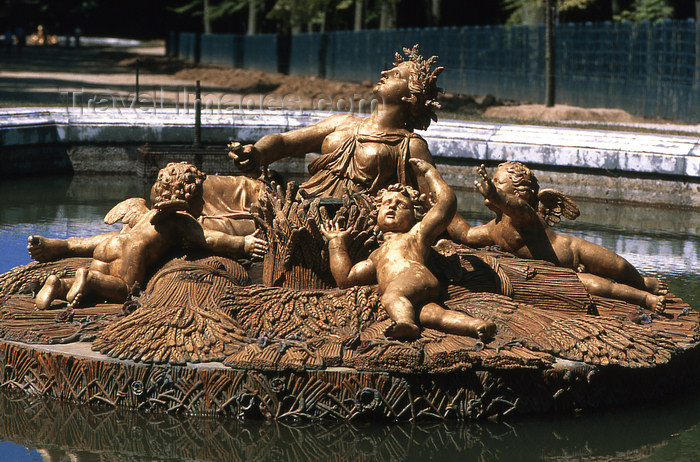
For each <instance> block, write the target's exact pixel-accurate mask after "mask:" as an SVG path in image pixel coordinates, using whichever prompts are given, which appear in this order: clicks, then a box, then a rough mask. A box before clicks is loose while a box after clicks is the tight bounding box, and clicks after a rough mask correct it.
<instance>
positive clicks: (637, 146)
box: [0, 108, 700, 208]
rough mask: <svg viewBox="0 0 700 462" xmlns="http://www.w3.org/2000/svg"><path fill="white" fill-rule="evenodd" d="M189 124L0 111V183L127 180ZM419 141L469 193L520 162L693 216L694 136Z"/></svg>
mask: <svg viewBox="0 0 700 462" xmlns="http://www.w3.org/2000/svg"><path fill="white" fill-rule="evenodd" d="M329 114H330V113H328V112H320V111H297V112H286V113H284V112H281V111H272V110H251V111H228V112H223V113H221V112H214V113H212V112H211V111H204V113H203V114H202V142H203V143H205V144H221V145H222V146H223V144H225V143H227V142H228V141H230V140H234V139H235V140H240V141H254V140H257V139H258V138H260V137H262V136H264V135H266V134H269V133H277V132H282V131H287V130H291V129H294V128H298V127H303V126H306V125H309V124H312V123H314V122H316V121H318V120H320V119H322V118H324V117H327V116H328V115H329ZM193 123H194V111H193V110H191V109H190V110H186V109H179V110H177V109H174V108H170V109H163V108H160V109H158V108H156V109H153V108H149V110H145V109H131V110H130V109H121V110H112V108H106V110H105V108H101V110H96V109H92V110H89V109H88V108H82V109H81V108H77V109H76V108H71V109H66V108H19V109H0V161H1V162H0V177H8V176H15V175H16V174H17V173H19V174H32V173H48V172H58V171H72V172H76V173H89V174H93V173H94V174H97V173H110V174H112V173H128V172H133V171H134V168H133V165H134V163H135V162H136V160H137V156H136V148H137V147H138V146H140V145H143V144H145V143H150V144H188V143H190V142H191V141H192V139H193V134H194V129H193ZM420 134H421V135H422V136H423V137H424V138H425V139H426V141H427V142H428V144H429V147H430V150H431V152H432V154H433V155H434V156H435V157H436V161H437V163H438V164H439V165H441V167H440V168H441V171H443V172H444V176H445V177H446V179H447V181H448V183H450V184H451V185H452V186H453V187H456V188H458V189H466V190H469V189H470V188H471V185H472V182H473V180H474V172H473V167H474V165H478V164H479V163H482V162H483V163H486V164H487V165H495V164H497V163H498V162H501V161H504V160H519V161H522V162H525V163H527V164H528V165H529V166H531V167H532V168H533V170H534V171H535V173H536V174H537V175H538V178H539V180H540V184H541V185H542V186H543V187H555V188H558V189H561V190H562V191H563V192H566V193H567V194H569V195H571V196H572V197H579V198H587V199H594V200H601V201H611V202H638V203H644V204H653V205H665V206H674V207H687V208H700V136H679V135H661V134H652V133H634V132H623V131H614V130H609V131H608V130H593V129H582V128H568V127H566V128H562V127H544V126H534V125H513V124H497V123H485V122H470V121H454V120H446V121H440V122H437V123H433V124H432V125H431V127H430V128H429V129H428V130H427V131H425V132H420ZM307 157H308V156H307ZM276 165H277V164H276ZM281 170H282V171H283V173H287V174H290V173H291V174H296V175H303V172H304V165H303V163H302V162H300V161H298V160H297V161H291V162H289V163H287V164H284V165H282V166H281Z"/></svg>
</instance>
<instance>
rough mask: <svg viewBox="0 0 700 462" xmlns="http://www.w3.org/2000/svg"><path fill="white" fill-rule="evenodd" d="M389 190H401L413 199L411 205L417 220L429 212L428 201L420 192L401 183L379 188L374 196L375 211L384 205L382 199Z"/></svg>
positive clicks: (400, 191)
mask: <svg viewBox="0 0 700 462" xmlns="http://www.w3.org/2000/svg"><path fill="white" fill-rule="evenodd" d="M388 192H399V193H401V194H403V195H404V196H406V197H408V198H409V199H410V200H411V205H412V206H413V217H414V218H415V219H416V221H420V220H422V219H423V217H424V216H425V214H426V213H427V212H428V207H427V206H426V203H425V202H426V201H425V199H424V197H423V196H421V194H420V192H418V191H416V190H415V189H414V188H412V187H410V186H405V185H402V184H400V183H396V184H392V185H389V186H387V187H386V188H385V189H381V190H379V192H378V193H377V195H376V196H374V212H373V213H375V214H376V213H377V212H378V211H379V206H380V205H382V199H383V197H384V194H385V193H388Z"/></svg>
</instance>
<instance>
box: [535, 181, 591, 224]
mask: <svg viewBox="0 0 700 462" xmlns="http://www.w3.org/2000/svg"><path fill="white" fill-rule="evenodd" d="M537 198H538V199H539V200H540V205H539V207H538V208H537V213H539V214H540V215H542V218H544V220H545V221H546V222H547V225H548V226H552V225H554V224H556V223H559V222H560V221H561V217H562V216H564V218H568V219H569V220H575V219H576V218H577V217H578V216H579V215H580V214H581V212H579V210H578V207H577V206H576V204H574V201H572V200H571V199H569V198H568V197H567V196H565V195H564V194H562V193H560V192H559V191H557V190H556V189H541V190H540V192H539V194H538V195H537Z"/></svg>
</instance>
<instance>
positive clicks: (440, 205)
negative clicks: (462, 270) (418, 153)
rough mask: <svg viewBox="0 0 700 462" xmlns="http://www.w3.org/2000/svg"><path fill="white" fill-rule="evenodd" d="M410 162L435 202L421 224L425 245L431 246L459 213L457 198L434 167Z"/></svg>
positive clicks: (416, 160)
mask: <svg viewBox="0 0 700 462" xmlns="http://www.w3.org/2000/svg"><path fill="white" fill-rule="evenodd" d="M409 162H410V164H411V166H412V167H413V171H414V172H415V173H416V176H417V177H418V178H423V179H424V181H425V182H426V184H427V186H428V188H429V191H430V192H431V193H432V194H433V197H434V200H435V203H434V205H433V207H432V208H431V209H430V210H429V211H428V213H426V214H425V217H423V220H422V221H421V224H420V238H421V240H422V241H423V243H424V244H425V245H427V246H430V245H433V244H434V243H435V241H436V240H437V237H438V236H439V235H440V233H442V232H443V231H445V230H446V229H447V227H448V225H449V224H450V222H451V221H452V219H453V217H454V215H455V213H456V212H457V198H456V197H455V193H454V191H452V188H450V187H449V186H448V185H447V183H445V180H443V178H442V176H440V173H438V171H437V169H436V168H435V167H434V166H433V165H431V164H429V163H428V162H426V161H424V160H421V159H415V158H412V159H410V160H409Z"/></svg>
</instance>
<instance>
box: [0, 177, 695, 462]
mask: <svg viewBox="0 0 700 462" xmlns="http://www.w3.org/2000/svg"><path fill="white" fill-rule="evenodd" d="M148 188H149V186H148V184H146V183H145V182H143V181H141V180H139V179H136V178H131V177H116V178H115V177H111V178H95V177H90V178H86V177H74V178H41V179H31V180H27V179H25V180H10V181H5V180H3V182H2V183H0V249H2V252H0V271H1V272H4V271H7V270H8V269H10V268H11V267H13V266H16V265H19V264H24V263H27V262H29V257H28V255H27V252H26V242H27V241H26V238H27V235H29V234H32V233H40V234H43V235H45V236H49V237H68V236H74V235H91V234H97V233H100V232H104V231H106V230H109V229H111V228H109V227H107V226H106V225H104V224H103V223H102V218H103V217H104V215H105V213H106V212H107V211H108V210H109V209H110V208H111V207H112V206H113V205H115V204H116V203H117V202H119V201H121V200H123V199H125V198H127V197H132V196H141V197H147V193H148ZM562 189H565V188H562ZM459 200H460V208H461V209H462V210H463V213H464V215H465V217H466V218H467V219H468V221H469V222H471V223H474V224H478V223H483V222H485V221H487V220H489V219H491V218H492V214H491V213H490V212H489V211H488V210H486V209H485V208H484V206H483V200H482V199H479V198H478V197H476V195H475V194H469V193H461V194H460V197H459ZM579 206H580V207H581V212H582V215H581V217H579V218H578V219H577V220H576V221H574V222H565V223H562V224H561V225H558V228H559V229H560V230H561V231H562V232H564V233H569V234H575V235H578V236H580V237H582V238H584V239H587V240H591V241H593V242H596V243H598V244H601V245H604V246H606V247H608V248H611V249H613V250H614V251H616V252H618V253H620V254H621V255H623V256H624V257H625V258H627V259H628V260H630V261H631V262H632V263H633V264H635V265H636V266H637V267H639V268H640V269H641V270H642V271H643V272H646V273H649V274H659V275H661V276H662V277H663V278H665V279H666V280H667V281H668V282H669V285H670V287H671V290H672V291H673V292H675V293H677V294H678V295H680V296H681V297H682V298H683V299H684V300H685V301H687V302H688V303H690V304H691V306H695V307H700V275H699V274H698V271H697V268H698V267H700V238H699V237H698V235H700V213H698V212H688V211H677V210H668V209H649V208H639V207H620V206H611V205H606V204H588V203H580V204H579ZM684 399H685V401H683V402H681V401H676V402H672V403H670V404H669V403H665V404H663V405H658V406H653V405H651V406H650V405H649V404H647V403H645V404H644V405H643V407H641V408H640V409H636V410H619V409H618V410H615V411H613V412H607V413H601V414H594V415H586V416H582V417H544V418H540V417H537V418H528V419H525V420H522V421H516V422H509V423H499V424H495V423H465V424H460V423H434V424H421V425H410V424H400V425H374V424H371V423H356V424H355V423H329V422H324V423H293V422H286V423H274V422H232V421H218V420H214V419H208V420H207V419H193V418H183V417H173V416H154V415H144V414H137V413H131V412H124V411H115V410H105V409H96V408H87V407H80V406H72V405H65V404H61V403H57V402H43V401H37V400H29V399H27V398H25V397H19V398H18V397H14V398H13V397H11V396H6V395H2V394H0V440H4V441H5V442H4V443H0V460H13V461H21V462H28V461H41V460H46V461H68V460H76V461H105V462H107V461H117V460H119V461H124V460H137V461H140V460H143V461H145V460H202V461H206V460H280V461H283V460H398V461H404V460H421V461H422V460H450V459H459V460H482V461H491V460H493V461H511V460H518V461H526V460H548V461H558V460H562V461H563V460H567V461H570V460H593V459H595V460H610V459H614V460H640V459H646V458H648V457H650V459H649V460H689V461H690V460H699V459H700V427H699V426H698V422H699V421H700V396H696V397H693V396H685V397H684ZM11 442H12V443H11ZM13 443H16V444H18V445H22V446H27V447H29V448H31V449H32V450H30V451H28V450H27V449H25V448H23V447H20V446H16V445H15V444H13ZM69 457H70V458H69Z"/></svg>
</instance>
